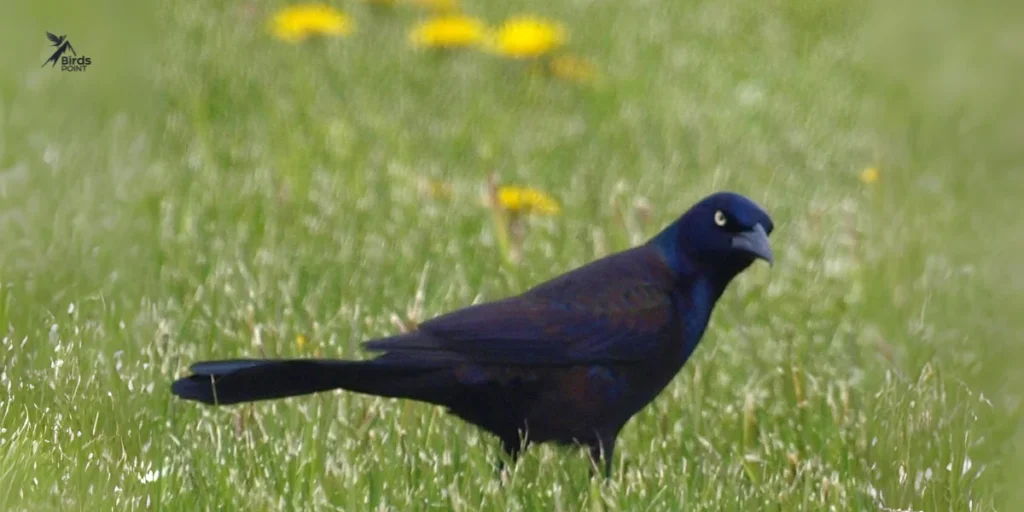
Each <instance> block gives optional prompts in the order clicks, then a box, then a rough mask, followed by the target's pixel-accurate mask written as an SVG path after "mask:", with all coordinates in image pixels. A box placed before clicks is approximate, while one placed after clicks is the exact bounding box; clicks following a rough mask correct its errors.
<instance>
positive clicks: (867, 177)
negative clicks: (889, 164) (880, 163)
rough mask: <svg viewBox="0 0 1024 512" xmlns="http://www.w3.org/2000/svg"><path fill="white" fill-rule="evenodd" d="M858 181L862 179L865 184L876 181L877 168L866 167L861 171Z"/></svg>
mask: <svg viewBox="0 0 1024 512" xmlns="http://www.w3.org/2000/svg"><path fill="white" fill-rule="evenodd" d="M860 181H862V182H863V183H864V184H866V185H871V184H872V183H874V182H876V181H878V168H877V167H868V168H867V169H864V170H863V171H861V172H860Z"/></svg>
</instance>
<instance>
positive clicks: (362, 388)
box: [171, 192, 773, 476]
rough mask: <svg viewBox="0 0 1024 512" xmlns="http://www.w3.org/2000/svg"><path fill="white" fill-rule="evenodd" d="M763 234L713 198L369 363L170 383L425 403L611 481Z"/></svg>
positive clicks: (209, 372) (753, 216)
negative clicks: (625, 430) (552, 446)
mask: <svg viewBox="0 0 1024 512" xmlns="http://www.w3.org/2000/svg"><path fill="white" fill-rule="evenodd" d="M772 229H773V224H772V221H771V219H770V218H769V216H768V214H767V213H765V211H764V210H762V209H761V208H760V207H759V206H757V205H756V204H755V203H753V202H752V201H750V200H749V199H747V198H745V197H743V196H740V195H738V194H733V193H727V192H723V193H717V194H714V195H711V196H709V197H707V198H705V199H703V200H702V201H700V202H699V203H697V204H696V205H695V206H693V207H692V208H691V209H690V210H689V211H687V212H686V213H685V214H684V215H683V216H682V217H680V218H679V219H678V220H677V221H675V222H674V223H672V224H671V225H669V226H668V227H667V228H665V230H664V231H662V232H661V233H659V234H658V235H657V236H655V237H654V238H653V239H651V240H650V241H649V242H647V243H646V244H644V245H641V246H639V247H635V248H633V249H629V250H626V251H623V252H620V253H617V254H613V255H611V256H608V257H605V258H602V259H600V260H597V261H594V262H592V263H590V264H588V265H585V266H583V267H581V268H578V269H576V270H573V271H571V272H569V273H566V274H564V275H561V276H559V277H556V278H554V279H552V280H550V281H548V282H546V283H542V284H540V285H538V286H536V287H534V288H532V289H530V290H528V291H526V292H525V293H523V294H521V295H517V296H514V297H509V298H505V299H501V300H497V301H494V302H489V303H485V304H479V305H476V306H470V307H467V308H465V309H460V310H457V311H454V312H452V313H449V314H446V315H442V316H439V317H436V318H434V319H432V320H429V321H427V322H424V323H423V324H421V325H420V326H419V327H418V329H417V330H416V331H413V332H409V333H404V334H398V335H395V336H391V337H387V338H382V339H377V340H372V341H369V342H367V343H365V347H366V348H367V349H369V350H371V351H374V352H378V353H380V355H379V356H378V357H376V358H375V359H370V360H365V361H346V360H320V359H284V360H280V359H278V360H275V359H265V360H252V359H236V360H226V361H210V362H201V363H197V364H195V365H193V366H192V367H191V370H192V372H193V375H190V376H188V377H185V378H182V379H179V380H178V381H176V382H174V384H173V385H172V386H171V390H172V391H173V392H174V394H176V395H178V396H179V397H182V398H185V399H189V400H197V401H200V402H205V403H208V404H221V405H225V404H234V403H239V402H251V401H256V400H266V399H272V398H283V397H288V396H295V395H304V394H308V393H315V392H318V391H326V390H330V389H337V388H341V389H346V390H349V391H354V392H357V393H365V394H369V395H378V396H385V397H396V398H408V399H412V400H420V401H423V402H428V403H431V404H437V405H441V406H444V407H447V408H448V410H449V412H451V413H452V414H454V415H456V416H458V417H460V418H462V419H464V420H465V421H468V422H469V423H472V424H474V425H477V426H479V427H480V428H483V429H484V430H487V431H489V432H491V433H493V434H495V435H496V436H498V438H499V439H500V440H501V443H502V447H503V449H504V450H505V451H506V452H507V453H508V454H509V456H510V457H511V458H512V460H515V459H516V458H517V457H518V455H519V452H520V450H521V448H523V447H525V446H526V445H527V444H528V443H531V442H556V443H562V444H574V443H578V444H583V445H586V446H588V447H589V449H590V453H591V456H592V457H593V459H594V461H595V463H596V464H600V462H601V460H602V459H603V461H604V466H603V469H604V473H605V475H606V476H608V475H610V473H611V464H612V455H613V452H614V450H615V439H616V437H617V436H618V434H619V431H620V429H622V427H623V425H625V424H626V422H627V421H628V420H629V419H630V418H631V417H632V416H633V415H634V414H636V413H637V412H638V411H639V410H640V409H642V408H643V407H644V406H646V405H647V404H648V403H650V402H651V400H653V399H654V398H655V397H656V396H657V395H658V393H660V392H661V390H662V389H664V388H665V386H666V385H667V384H668V383H669V381H671V379H672V377H673V376H675V375H676V373H678V372H679V370H680V369H681V368H682V366H683V364H684V363H685V362H686V360H687V359H688V358H689V357H690V355H691V354H692V353H693V351H694V349H695V348H696V347H697V343H698V342H699V341H700V339H701V336H702V335H703V334H704V329H705V328H706V327H707V325H708V320H709V318H710V316H711V311H712V309H713V308H714V305H715V303H716V302H717V300H718V298H719V297H720V296H721V295H722V292H723V291H724V290H725V288H726V286H727V285H728V284H729V282H730V281H731V280H732V279H733V277H735V276H736V275H737V274H739V273H740V272H742V271H743V270H744V269H746V268H747V267H748V266H750V265H751V264H752V263H753V262H754V261H755V260H757V259H764V260H766V261H767V262H769V263H771V262H772V258H773V257H772V250H771V247H770V246H769V243H768V235H769V234H770V233H771V232H772Z"/></svg>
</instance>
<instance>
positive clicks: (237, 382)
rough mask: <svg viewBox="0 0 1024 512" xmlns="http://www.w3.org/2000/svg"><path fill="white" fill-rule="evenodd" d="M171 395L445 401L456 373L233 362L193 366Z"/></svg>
mask: <svg viewBox="0 0 1024 512" xmlns="http://www.w3.org/2000/svg"><path fill="white" fill-rule="evenodd" d="M191 370H192V373H193V375H190V376H188V377H184V378H181V379H178V380H177V381H175V382H174V384H172V385H171V392H173V393H174V394H175V395H178V396H179V397H181V398H184V399H187V400H195V401H198V402H203V403H207V404H219V405H227V404H235V403H240V402H253V401H257V400H269V399H273V398H284V397H289V396H297V395H306V394H310V393H316V392H319V391H327V390H331V389H339V388H341V389H347V390H349V391H355V392H357V393H366V394H371V395H379V396H387V397H401V398H412V399H416V400H423V401H428V402H434V403H442V404H443V403H444V400H445V396H446V395H447V394H448V392H449V391H450V389H451V386H450V385H451V384H452V383H453V379H454V376H453V373H452V372H451V371H450V370H449V369H447V368H445V367H441V366H437V365H424V364H409V362H408V361H397V360H388V359H387V358H379V359H376V360H369V361H342V360H322V359H264V360H259V359H234V360H225V361H207V362H202V363H196V364H195V365H193V366H192V367H191Z"/></svg>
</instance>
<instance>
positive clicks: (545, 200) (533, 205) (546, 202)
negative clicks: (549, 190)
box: [498, 185, 562, 215]
mask: <svg viewBox="0 0 1024 512" xmlns="http://www.w3.org/2000/svg"><path fill="white" fill-rule="evenodd" d="M498 205H499V206H501V207H502V208H503V209H505V210H507V211H509V212H511V213H535V214H538V215H557V214H558V213H559V212H561V211H562V207H561V206H559V205H558V201H555V200H554V198H552V197H551V196H549V195H547V194H546V193H544V192H542V191H540V190H537V189H535V188H529V187H517V186H514V185H502V186H500V187H498Z"/></svg>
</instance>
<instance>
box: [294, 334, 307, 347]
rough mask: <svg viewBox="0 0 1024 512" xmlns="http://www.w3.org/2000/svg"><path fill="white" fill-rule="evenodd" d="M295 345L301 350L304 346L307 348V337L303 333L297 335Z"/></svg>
mask: <svg viewBox="0 0 1024 512" xmlns="http://www.w3.org/2000/svg"><path fill="white" fill-rule="evenodd" d="M295 346H296V347H298V348H299V350H302V349H303V348H305V347H306V337H305V336H303V335H301V334H300V335H298V336H296V337H295Z"/></svg>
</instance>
